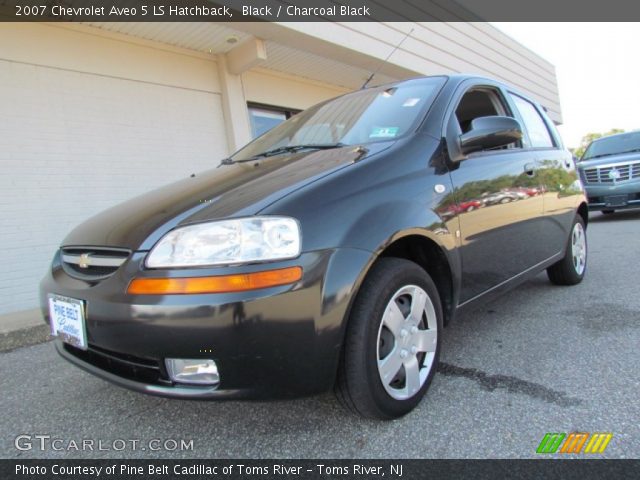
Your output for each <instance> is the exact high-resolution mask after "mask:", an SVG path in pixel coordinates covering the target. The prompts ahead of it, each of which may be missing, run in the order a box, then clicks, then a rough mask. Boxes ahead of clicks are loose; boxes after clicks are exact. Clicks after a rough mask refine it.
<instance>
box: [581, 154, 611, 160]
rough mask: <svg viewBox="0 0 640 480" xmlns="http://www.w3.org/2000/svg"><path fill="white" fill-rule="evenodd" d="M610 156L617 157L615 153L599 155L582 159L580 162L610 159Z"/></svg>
mask: <svg viewBox="0 0 640 480" xmlns="http://www.w3.org/2000/svg"><path fill="white" fill-rule="evenodd" d="M611 155H618V154H617V153H601V154H599V155H593V156H591V157H589V158H583V159H581V161H586V160H593V159H594V158H602V157H610V156H611Z"/></svg>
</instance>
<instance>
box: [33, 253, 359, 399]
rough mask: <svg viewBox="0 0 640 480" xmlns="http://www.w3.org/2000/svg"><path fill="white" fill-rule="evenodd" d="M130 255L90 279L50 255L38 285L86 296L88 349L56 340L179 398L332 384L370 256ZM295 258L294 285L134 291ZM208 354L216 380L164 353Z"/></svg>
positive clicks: (71, 355)
mask: <svg viewBox="0 0 640 480" xmlns="http://www.w3.org/2000/svg"><path fill="white" fill-rule="evenodd" d="M144 257H145V252H134V253H133V254H132V255H131V257H130V258H129V259H128V260H127V261H126V262H125V263H124V264H123V265H122V266H121V267H120V269H119V270H118V271H117V272H116V273H115V274H113V275H112V276H111V277H109V278H107V279H105V280H103V281H101V282H98V283H97V284H93V285H92V284H90V283H88V282H86V281H83V280H79V279H77V278H74V277H72V276H69V275H68V274H67V273H66V272H65V271H64V269H63V268H62V267H61V263H60V256H59V254H57V255H56V257H55V258H54V261H53V264H52V268H51V270H50V272H48V274H47V275H46V276H45V278H44V279H43V280H42V283H41V286H40V298H41V308H42V311H43V315H44V318H45V321H46V322H47V323H49V313H48V305H47V295H48V294H49V293H55V294H58V295H63V296H67V297H72V298H77V299H81V300H84V301H85V302H86V330H87V339H88V343H89V350H87V351H83V350H79V349H76V348H75V347H72V346H69V345H67V344H64V343H62V342H61V341H59V340H56V349H57V350H58V352H59V353H60V355H62V356H63V357H64V358H65V359H67V360H69V361H70V362H71V363H73V364H75V365H77V366H79V367H81V368H83V369H84V370H86V371H88V372H90V373H92V374H94V375H97V376H99V377H101V378H103V379H105V380H109V381H111V382H113V383H116V384H118V385H120V386H123V387H126V388H129V389H132V390H136V391H139V392H142V393H148V394H153V395H160V396H166V397H174V398H192V399H213V398H281V397H292V396H300V395H308V394H312V393H317V392H321V391H325V390H328V389H329V388H331V386H332V385H333V382H334V378H335V373H336V370H337V363H338V358H339V352H340V348H341V346H342V338H343V332H344V326H345V325H344V320H345V317H346V315H347V312H348V308H349V305H350V302H351V299H352V297H353V295H354V293H355V291H356V289H357V286H358V283H359V281H360V277H361V275H362V272H363V271H364V270H365V269H366V265H367V264H368V262H369V261H370V258H371V254H370V253H369V252H365V251H363V250H355V249H337V250H324V251H319V252H309V253H303V254H302V255H301V256H300V257H299V258H297V259H294V260H289V261H285V262H277V263H271V264H268V265H252V266H238V267H222V268H215V269H185V270H179V271H176V270H174V271H154V270H145V269H144V268H143V263H142V262H143V260H144ZM294 265H298V266H301V267H302V268H303V277H302V279H301V280H300V281H299V282H297V283H295V284H292V285H285V286H280V287H272V288H266V289H261V290H253V291H247V292H242V293H232V294H199V295H165V296H160V295H128V294H126V288H127V285H128V283H129V282H130V280H131V279H132V278H134V277H141V276H142V277H153V276H198V275H203V276H204V275H221V274H234V273H247V272H250V271H259V270H266V269H272V268H274V269H275V268H284V267H288V266H294ZM168 357H170V358H212V359H214V360H215V361H216V363H217V365H218V369H219V371H220V384H219V385H217V386H216V387H203V386H189V385H180V384H175V383H172V382H171V381H170V380H169V377H168V375H167V372H166V370H165V366H164V359H165V358H168Z"/></svg>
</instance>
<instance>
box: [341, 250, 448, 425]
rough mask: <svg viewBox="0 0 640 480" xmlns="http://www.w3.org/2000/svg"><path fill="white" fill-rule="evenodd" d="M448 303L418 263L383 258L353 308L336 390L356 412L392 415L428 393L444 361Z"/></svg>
mask: <svg viewBox="0 0 640 480" xmlns="http://www.w3.org/2000/svg"><path fill="white" fill-rule="evenodd" d="M441 330H442V307H441V305H440V298H439V295H438V290H437V288H436V286H435V284H434V283H433V281H432V280H431V278H430V277H429V275H428V274H427V273H426V272H425V271H424V270H423V269H422V268H420V267H419V266H418V265H417V264H415V263H413V262H410V261H408V260H404V259H399V258H382V259H380V260H379V261H378V262H377V263H376V264H375V265H374V266H373V267H372V269H371V272H370V273H369V275H368V276H367V278H366V280H365V282H364V283H363V285H362V288H361V290H360V292H359V293H358V296H357V298H356V300H355V303H354V305H353V308H352V312H351V316H350V318H349V324H348V327H347V332H346V337H345V345H344V351H343V355H342V359H341V362H340V368H339V372H338V380H337V382H336V394H337V396H338V399H339V400H340V401H341V403H343V405H345V406H346V407H347V408H349V409H350V410H352V411H354V412H356V413H358V414H360V415H362V416H364V417H369V418H377V419H392V418H397V417H400V416H402V415H405V414H406V413H408V412H410V411H411V410H412V409H413V408H415V406H416V405H417V404H418V403H419V402H420V400H421V399H422V397H423V396H424V394H425V392H426V390H427V388H428V387H429V384H430V382H431V379H432V378H433V375H434V373H435V370H436V366H437V363H438V354H439V346H440V335H439V334H440V332H441Z"/></svg>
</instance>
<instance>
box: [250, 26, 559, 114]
mask: <svg viewBox="0 0 640 480" xmlns="http://www.w3.org/2000/svg"><path fill="white" fill-rule="evenodd" d="M278 26H280V24H278ZM253 28H256V29H257V28H262V29H271V30H273V29H275V28H276V27H275V26H272V25H270V24H267V25H257V26H256V27H253ZM283 28H286V30H288V32H285V33H282V34H281V35H282V37H281V39H282V41H284V39H285V38H286V37H287V36H288V37H290V36H291V35H294V34H297V35H299V36H300V38H296V45H298V46H300V48H305V49H309V50H310V51H313V52H314V53H315V54H320V55H327V56H330V57H332V58H335V59H337V60H340V61H342V62H344V63H347V64H354V63H355V62H357V61H358V60H357V58H356V57H357V56H358V55H360V56H361V55H363V54H364V55H367V56H369V57H371V58H377V59H379V60H378V61H372V62H369V64H368V68H369V69H375V68H377V67H378V66H379V65H380V62H381V61H382V60H383V59H385V58H386V57H387V55H388V54H389V53H390V52H391V51H392V50H393V48H394V47H395V46H396V45H398V44H399V43H400V42H401V41H402V40H403V39H404V37H405V35H406V34H407V33H408V32H409V31H410V30H411V29H413V31H412V32H411V35H410V37H409V38H407V39H406V40H405V41H404V42H403V43H402V45H401V46H400V48H399V49H398V50H397V51H396V52H395V53H394V54H393V55H392V57H391V58H390V59H389V61H388V62H386V64H384V65H383V66H382V68H381V72H382V73H388V74H389V75H391V76H394V75H395V76H397V75H398V72H400V75H401V76H406V72H415V73H416V74H419V75H439V74H451V73H471V74H479V75H483V76H489V77H493V78H497V79H499V80H502V81H504V82H506V83H509V84H511V85H513V86H514V87H516V88H518V89H520V90H522V91H524V92H525V93H527V94H529V95H530V96H532V97H533V98H535V99H536V100H538V101H539V102H540V103H541V104H542V105H544V106H545V107H546V108H547V109H548V111H549V115H550V117H551V118H552V119H553V120H554V121H556V122H562V112H561V108H560V99H559V94H558V87H557V83H556V75H555V68H554V66H553V65H552V64H551V63H549V62H547V61H546V60H544V59H542V58H541V57H539V56H538V55H536V54H535V53H533V52H532V51H530V50H528V49H527V48H525V47H523V46H522V45H520V44H519V43H518V42H516V41H515V40H513V39H512V38H510V37H509V36H507V35H505V34H504V33H502V32H501V31H500V30H498V29H497V28H495V27H494V26H492V25H491V24H488V23H484V22H478V23H464V22H453V23H447V22H421V23H415V22H401V23H398V22H387V23H369V22H350V23H328V22H325V23H308V22H290V23H286V24H283ZM269 33H270V34H273V35H276V34H277V32H276V33H272V32H269ZM336 44H337V45H336ZM360 66H364V65H363V64H362V63H361V64H360ZM324 74H325V75H326V76H330V75H334V76H335V75H338V74H339V72H337V71H329V70H326V71H325V72H324Z"/></svg>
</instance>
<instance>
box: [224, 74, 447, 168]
mask: <svg viewBox="0 0 640 480" xmlns="http://www.w3.org/2000/svg"><path fill="white" fill-rule="evenodd" d="M444 81H445V79H444V78H443V77H430V78H420V79H414V80H407V81H405V82H402V83H399V84H394V85H390V86H389V85H387V86H382V87H377V88H370V89H366V90H360V91H357V92H353V93H349V94H346V95H343V96H341V97H338V98H335V99H333V100H329V101H327V102H324V103H321V104H318V105H316V106H314V107H311V108H309V109H308V110H305V111H303V112H301V113H299V114H297V115H295V116H293V117H291V118H290V119H289V120H287V121H286V122H283V123H281V124H280V125H278V126H277V127H275V128H273V129H272V130H270V131H268V132H267V133H265V134H264V135H262V136H260V137H258V138H257V139H255V140H254V141H253V142H251V143H249V144H248V145H247V146H245V147H244V148H242V149H241V150H239V151H238V152H236V153H235V154H234V155H233V156H232V157H231V158H230V160H231V161H243V160H248V159H253V158H256V157H261V156H271V155H278V154H281V153H285V152H289V151H296V150H302V149H307V148H308V149H313V148H334V147H341V146H345V145H361V144H366V143H371V142H380V141H387V140H393V139H396V138H398V137H401V136H402V135H404V134H406V133H409V132H411V131H413V130H415V128H416V127H417V125H418V122H419V121H420V120H421V119H422V118H423V116H424V114H425V113H426V112H427V110H428V108H429V107H430V106H431V103H432V102H433V100H434V98H435V96H436V94H437V93H438V91H439V90H440V88H441V87H442V85H443V84H444Z"/></svg>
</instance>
